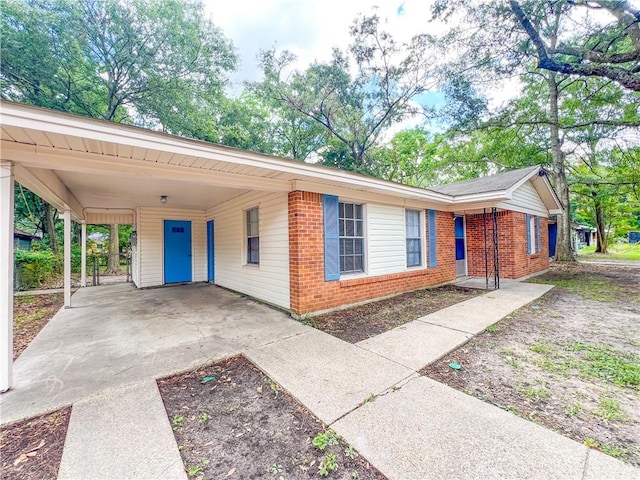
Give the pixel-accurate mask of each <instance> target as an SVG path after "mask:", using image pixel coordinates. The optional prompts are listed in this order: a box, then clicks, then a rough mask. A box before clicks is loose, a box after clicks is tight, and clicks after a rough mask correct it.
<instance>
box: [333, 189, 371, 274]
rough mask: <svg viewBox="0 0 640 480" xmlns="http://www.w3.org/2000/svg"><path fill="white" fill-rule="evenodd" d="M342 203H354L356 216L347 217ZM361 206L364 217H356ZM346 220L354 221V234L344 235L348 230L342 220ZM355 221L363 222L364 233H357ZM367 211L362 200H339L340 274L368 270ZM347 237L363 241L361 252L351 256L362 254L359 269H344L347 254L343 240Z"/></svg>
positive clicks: (363, 272)
mask: <svg viewBox="0 0 640 480" xmlns="http://www.w3.org/2000/svg"><path fill="white" fill-rule="evenodd" d="M342 205H353V206H354V217H351V218H346V217H345V216H343V215H342V214H341V213H340V211H341V206H342ZM356 206H359V207H360V208H361V212H362V218H358V219H356V218H355V210H356V209H355V207H356ZM345 220H353V221H354V235H343V233H346V231H343V229H342V227H341V225H342V221H345ZM355 222H361V223H362V235H355V233H356V227H355V225H356V223H355ZM366 224H367V213H366V209H365V205H364V204H363V203H360V202H356V201H349V200H339V201H338V239H339V245H340V256H339V261H340V275H341V276H342V275H348V276H352V275H362V274H365V273H366V272H367V263H366V262H367V228H366V227H367V225H366ZM346 239H358V240H360V241H361V250H362V251H361V253H360V254H350V255H349V256H351V257H354V258H355V256H356V255H360V256H362V268H361V269H358V270H343V269H342V265H343V262H342V259H343V258H344V257H346V254H345V253H344V252H343V248H342V245H343V240H346ZM354 251H355V243H354Z"/></svg>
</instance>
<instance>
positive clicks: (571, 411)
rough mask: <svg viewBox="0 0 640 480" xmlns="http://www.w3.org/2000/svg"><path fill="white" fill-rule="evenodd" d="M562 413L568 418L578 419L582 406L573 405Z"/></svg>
mask: <svg viewBox="0 0 640 480" xmlns="http://www.w3.org/2000/svg"><path fill="white" fill-rule="evenodd" d="M564 413H565V414H567V415H568V416H570V417H579V416H580V414H581V413H582V405H580V404H579V403H574V404H573V405H571V406H570V407H569V408H567V409H566V410H565V411H564Z"/></svg>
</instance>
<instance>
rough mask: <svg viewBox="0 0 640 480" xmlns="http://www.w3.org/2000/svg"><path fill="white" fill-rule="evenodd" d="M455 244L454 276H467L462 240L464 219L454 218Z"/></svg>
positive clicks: (464, 249) (463, 242)
mask: <svg viewBox="0 0 640 480" xmlns="http://www.w3.org/2000/svg"><path fill="white" fill-rule="evenodd" d="M454 225H455V242H456V276H458V277H460V276H462V275H466V274H467V258H466V257H467V255H466V253H467V251H466V250H467V248H466V245H465V238H464V217H455V218H454Z"/></svg>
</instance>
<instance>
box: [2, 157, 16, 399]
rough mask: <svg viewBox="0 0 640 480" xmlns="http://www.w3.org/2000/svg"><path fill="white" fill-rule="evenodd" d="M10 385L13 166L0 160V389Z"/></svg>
mask: <svg viewBox="0 0 640 480" xmlns="http://www.w3.org/2000/svg"><path fill="white" fill-rule="evenodd" d="M12 384H13V166H12V165H11V164H10V163H3V162H0V392H6V391H7V390H9V389H10V388H11V385H12Z"/></svg>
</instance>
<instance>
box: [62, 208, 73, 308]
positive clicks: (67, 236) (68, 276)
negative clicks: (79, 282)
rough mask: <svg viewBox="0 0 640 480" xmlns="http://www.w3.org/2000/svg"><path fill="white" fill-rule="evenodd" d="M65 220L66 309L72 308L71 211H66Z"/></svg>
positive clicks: (63, 215)
mask: <svg viewBox="0 0 640 480" xmlns="http://www.w3.org/2000/svg"><path fill="white" fill-rule="evenodd" d="M62 219H63V220H64V308H71V211H70V210H65V211H64V213H63V214H62Z"/></svg>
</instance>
